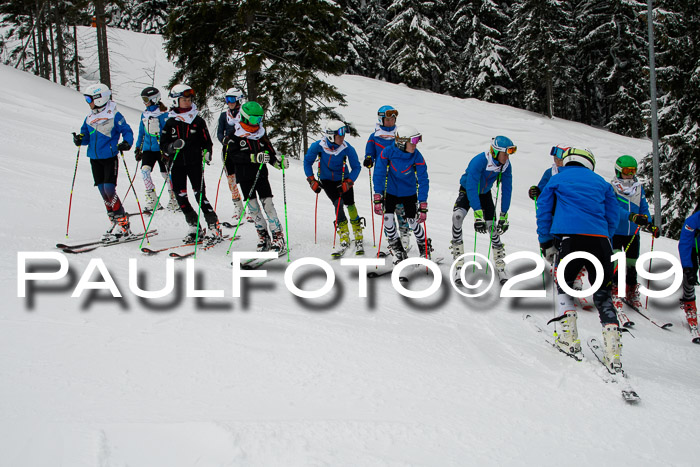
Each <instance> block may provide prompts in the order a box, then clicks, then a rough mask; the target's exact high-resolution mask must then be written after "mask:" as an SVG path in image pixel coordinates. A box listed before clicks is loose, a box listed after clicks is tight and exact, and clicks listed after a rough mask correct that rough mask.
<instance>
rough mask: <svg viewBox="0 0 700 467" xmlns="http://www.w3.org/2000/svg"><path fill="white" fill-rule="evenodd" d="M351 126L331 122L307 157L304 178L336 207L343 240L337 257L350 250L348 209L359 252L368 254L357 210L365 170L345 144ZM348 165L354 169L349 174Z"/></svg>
mask: <svg viewBox="0 0 700 467" xmlns="http://www.w3.org/2000/svg"><path fill="white" fill-rule="evenodd" d="M346 133H347V126H346V125H345V123H344V122H341V121H340V120H330V121H329V122H327V123H326V125H325V128H324V130H323V138H322V139H320V140H319V141H316V142H314V143H313V144H312V145H311V146H310V147H309V150H308V151H306V154H305V155H304V174H305V175H306V181H307V182H308V183H309V186H310V187H311V189H312V190H313V191H314V192H315V193H320V192H321V190H323V191H324V192H325V193H326V196H328V199H330V200H331V202H332V203H333V212H334V213H337V216H336V219H334V222H336V226H335V227H336V230H337V231H338V235H339V237H340V248H339V250H338V252H336V254H342V252H345V250H346V249H347V248H348V247H349V246H350V231H349V229H348V218H347V217H346V216H345V209H344V206H347V208H348V216H349V217H350V225H352V232H353V236H354V237H355V251H356V252H364V245H363V233H362V221H363V220H364V219H363V218H362V217H360V215H359V214H358V212H357V207H356V206H355V192H354V190H353V186H354V185H355V181H356V180H357V177H359V176H360V171H361V170H362V166H361V165H360V161H359V159H358V157H357V152H356V151H355V148H354V147H352V145H351V144H350V143H348V142H347V141H345V134H346ZM317 160H318V168H319V180H317V179H316V178H315V177H314V168H313V165H314V163H315V162H316V161H317ZM348 164H350V169H349V170H348Z"/></svg>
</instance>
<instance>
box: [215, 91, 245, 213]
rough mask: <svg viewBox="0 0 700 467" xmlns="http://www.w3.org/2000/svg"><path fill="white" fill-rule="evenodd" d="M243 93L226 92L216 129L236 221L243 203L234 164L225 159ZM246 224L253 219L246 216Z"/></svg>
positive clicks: (238, 115)
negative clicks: (223, 109) (224, 104)
mask: <svg viewBox="0 0 700 467" xmlns="http://www.w3.org/2000/svg"><path fill="white" fill-rule="evenodd" d="M244 97H245V96H244V95H243V92H241V91H240V90H239V89H236V88H230V89H228V90H227V91H226V95H225V96H224V99H226V106H227V107H228V108H227V109H226V110H225V111H223V112H221V115H219V125H218V126H217V128H216V138H217V139H218V140H219V142H220V143H221V145H222V146H221V160H222V161H224V169H225V170H226V180H227V181H228V188H229V190H230V191H231V199H232V200H233V209H234V211H233V218H234V219H235V220H238V219H239V218H240V217H241V214H242V213H243V201H242V200H241V192H240V191H239V190H238V183H237V180H236V173H235V167H234V166H235V164H234V162H233V160H230V159H229V158H228V157H226V154H227V152H226V151H227V148H228V145H229V143H230V142H231V141H232V140H233V139H232V138H233V135H234V133H235V130H236V123H238V122H240V121H241V115H240V112H241V106H242V105H243V98H244ZM248 222H253V218H252V217H251V216H250V215H248Z"/></svg>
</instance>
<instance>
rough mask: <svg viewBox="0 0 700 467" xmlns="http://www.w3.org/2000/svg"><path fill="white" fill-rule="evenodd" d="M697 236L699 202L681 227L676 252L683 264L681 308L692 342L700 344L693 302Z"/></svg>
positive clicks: (699, 219) (696, 262)
mask: <svg viewBox="0 0 700 467" xmlns="http://www.w3.org/2000/svg"><path fill="white" fill-rule="evenodd" d="M698 237H700V204H698V206H697V207H696V208H695V212H694V213H693V214H692V215H691V216H690V217H688V218H687V219H686V220H685V222H684V224H683V228H682V229H681V238H680V240H679V242H678V253H679V255H680V257H681V266H683V297H682V298H681V309H683V311H684V312H685V316H686V319H687V320H688V325H690V331H691V333H692V335H693V342H696V343H698V344H700V332H699V331H698V309H697V306H696V304H695V286H696V285H698V256H699V254H698Z"/></svg>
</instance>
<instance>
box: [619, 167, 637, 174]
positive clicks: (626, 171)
mask: <svg viewBox="0 0 700 467" xmlns="http://www.w3.org/2000/svg"><path fill="white" fill-rule="evenodd" d="M620 173H621V174H622V175H637V168H636V167H620Z"/></svg>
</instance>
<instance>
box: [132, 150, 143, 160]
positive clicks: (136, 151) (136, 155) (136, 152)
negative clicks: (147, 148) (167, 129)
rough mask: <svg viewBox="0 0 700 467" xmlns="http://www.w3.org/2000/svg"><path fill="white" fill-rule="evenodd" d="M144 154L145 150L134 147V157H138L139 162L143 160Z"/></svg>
mask: <svg viewBox="0 0 700 467" xmlns="http://www.w3.org/2000/svg"><path fill="white" fill-rule="evenodd" d="M142 155H143V151H142V150H141V148H136V149H134V158H135V159H136V161H137V162H138V161H140V160H141V156H142Z"/></svg>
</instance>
